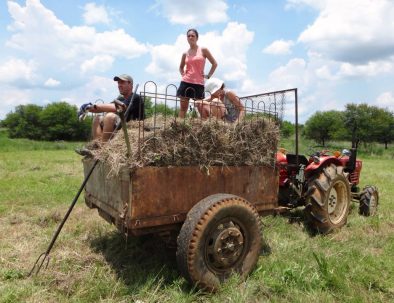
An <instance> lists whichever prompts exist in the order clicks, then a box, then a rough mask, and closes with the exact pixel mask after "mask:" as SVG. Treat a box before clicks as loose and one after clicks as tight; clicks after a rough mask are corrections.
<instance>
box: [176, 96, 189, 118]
mask: <svg viewBox="0 0 394 303" xmlns="http://www.w3.org/2000/svg"><path fill="white" fill-rule="evenodd" d="M188 108H189V98H184V97H182V98H181V104H180V107H179V115H178V116H179V118H185V116H186V112H187V109H188Z"/></svg>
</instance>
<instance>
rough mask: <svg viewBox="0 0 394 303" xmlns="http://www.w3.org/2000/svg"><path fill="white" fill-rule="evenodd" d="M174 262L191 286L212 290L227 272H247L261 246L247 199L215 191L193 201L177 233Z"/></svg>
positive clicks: (257, 224)
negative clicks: (193, 203)
mask: <svg viewBox="0 0 394 303" xmlns="http://www.w3.org/2000/svg"><path fill="white" fill-rule="evenodd" d="M177 244H178V248H177V263H178V267H179V270H180V272H181V274H182V275H183V276H184V277H185V278H186V279H187V280H188V281H189V282H190V283H192V284H193V285H196V286H197V287H199V288H201V289H204V290H206V291H210V292H212V291H215V290H217V289H218V287H219V285H220V283H221V282H223V281H225V280H226V279H227V278H228V277H229V276H230V274H231V273H233V272H235V273H238V274H239V275H240V276H241V277H245V276H246V275H248V274H249V273H250V272H251V270H252V269H253V268H254V266H255V265H256V263H257V259H258V257H259V252H260V246H261V227H260V219H259V215H258V213H257V211H256V209H255V208H254V206H253V205H252V204H251V203H249V202H248V201H246V200H244V199H242V198H240V197H237V196H234V195H229V194H216V195H212V196H209V197H207V198H205V199H203V200H201V201H200V202H199V203H197V204H196V205H195V206H194V207H193V208H192V209H191V210H190V211H189V213H188V215H187V218H186V220H185V222H184V224H183V226H182V228H181V231H180V233H179V236H178V241H177Z"/></svg>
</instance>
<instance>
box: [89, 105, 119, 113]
mask: <svg viewBox="0 0 394 303" xmlns="http://www.w3.org/2000/svg"><path fill="white" fill-rule="evenodd" d="M88 111H89V112H91V113H114V112H116V107H115V104H113V103H105V104H101V103H99V104H95V105H93V106H92V107H91V108H89V109H88Z"/></svg>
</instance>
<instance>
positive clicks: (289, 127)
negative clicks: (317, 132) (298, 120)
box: [280, 121, 295, 138]
mask: <svg viewBox="0 0 394 303" xmlns="http://www.w3.org/2000/svg"><path fill="white" fill-rule="evenodd" d="M294 132H295V126H294V124H293V123H291V122H289V121H283V122H282V123H281V125H280V133H281V136H282V137H283V138H289V137H290V136H292V135H293V134H294Z"/></svg>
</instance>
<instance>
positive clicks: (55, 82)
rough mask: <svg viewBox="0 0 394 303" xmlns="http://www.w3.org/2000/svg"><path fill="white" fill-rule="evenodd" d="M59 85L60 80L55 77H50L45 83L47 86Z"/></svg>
mask: <svg viewBox="0 0 394 303" xmlns="http://www.w3.org/2000/svg"><path fill="white" fill-rule="evenodd" d="M59 85H60V81H58V80H56V79H53V78H49V79H48V80H46V81H45V83H44V86H46V87H57V86H59Z"/></svg>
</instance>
